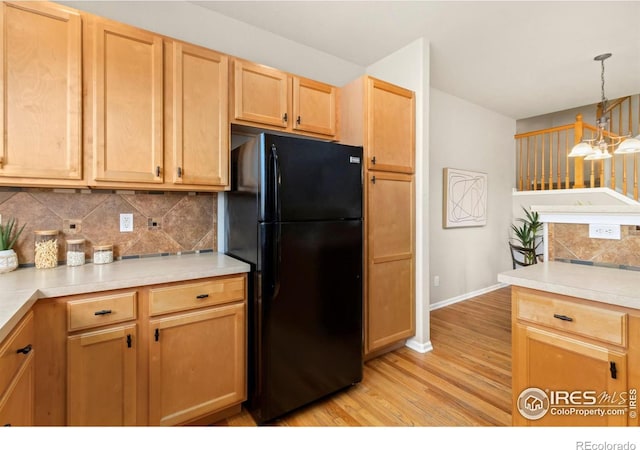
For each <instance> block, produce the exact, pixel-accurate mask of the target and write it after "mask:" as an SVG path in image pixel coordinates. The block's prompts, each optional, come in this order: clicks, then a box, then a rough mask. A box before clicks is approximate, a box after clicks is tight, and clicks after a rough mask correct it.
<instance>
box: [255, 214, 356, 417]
mask: <svg viewBox="0 0 640 450" xmlns="http://www.w3.org/2000/svg"><path fill="white" fill-rule="evenodd" d="M260 228H261V231H260V236H263V237H266V238H267V239H268V240H269V241H270V242H271V243H274V245H271V244H270V243H263V245H264V244H267V247H268V248H269V250H268V251H264V252H262V258H263V259H264V258H266V259H268V260H269V261H266V260H265V261H263V264H262V266H263V267H268V266H270V270H268V271H266V272H262V274H261V276H262V280H261V285H262V288H261V291H262V295H261V296H260V297H261V300H260V303H259V305H257V306H258V307H259V308H260V313H259V317H260V321H261V323H260V325H259V327H258V329H259V330H260V332H259V336H256V337H255V338H254V340H253V343H252V344H251V345H253V346H256V345H257V342H258V341H259V342H260V347H259V348H260V351H259V355H257V359H256V360H255V361H256V364H257V365H258V367H257V368H256V369H257V379H256V380H255V382H256V386H254V389H255V390H256V395H255V396H254V402H255V404H254V405H252V406H253V407H252V408H250V409H252V413H253V415H254V417H255V418H256V420H257V421H258V422H259V423H264V422H267V421H270V420H272V419H273V418H276V417H278V416H281V415H282V414H284V413H286V412H289V411H291V410H293V409H295V408H298V407H300V406H302V405H305V404H307V403H309V402H312V401H314V400H317V399H319V398H321V397H323V396H325V395H328V394H331V393H333V392H335V391H337V390H340V389H342V388H344V387H347V386H350V385H352V384H354V383H357V382H359V381H361V379H362V269H361V268H362V263H361V261H362V221H360V220H349V221H331V222H330V221H327V222H295V223H294V222H289V223H283V224H261V225H260ZM269 236H271V237H269ZM256 297H258V296H256ZM254 301H258V299H257V298H255V299H254ZM254 348H257V347H254Z"/></svg>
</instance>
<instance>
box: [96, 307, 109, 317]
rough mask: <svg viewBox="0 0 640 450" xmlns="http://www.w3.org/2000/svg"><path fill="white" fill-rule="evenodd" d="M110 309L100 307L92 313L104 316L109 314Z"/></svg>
mask: <svg viewBox="0 0 640 450" xmlns="http://www.w3.org/2000/svg"><path fill="white" fill-rule="evenodd" d="M111 312H112V311H111V310H110V309H101V310H100V311H96V312H94V313H93V315H94V316H106V315H107V314H111Z"/></svg>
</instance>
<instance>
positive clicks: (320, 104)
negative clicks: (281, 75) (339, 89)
mask: <svg viewBox="0 0 640 450" xmlns="http://www.w3.org/2000/svg"><path fill="white" fill-rule="evenodd" d="M293 119H294V123H293V129H294V130H300V131H308V132H310V133H319V134H326V135H327V136H335V134H336V88H335V87H333V86H330V85H328V84H324V83H319V82H317V81H313V80H308V79H306V78H300V77H294V78H293Z"/></svg>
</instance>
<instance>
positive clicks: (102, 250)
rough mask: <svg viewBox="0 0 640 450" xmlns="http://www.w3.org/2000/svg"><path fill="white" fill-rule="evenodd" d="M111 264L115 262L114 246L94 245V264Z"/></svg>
mask: <svg viewBox="0 0 640 450" xmlns="http://www.w3.org/2000/svg"><path fill="white" fill-rule="evenodd" d="M110 262H113V245H111V244H109V245H94V246H93V263H94V264H109V263H110Z"/></svg>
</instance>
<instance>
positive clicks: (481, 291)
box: [429, 283, 509, 311]
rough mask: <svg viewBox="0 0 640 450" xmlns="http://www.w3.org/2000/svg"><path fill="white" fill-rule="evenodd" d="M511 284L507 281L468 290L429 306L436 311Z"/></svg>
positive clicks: (430, 309)
mask: <svg viewBox="0 0 640 450" xmlns="http://www.w3.org/2000/svg"><path fill="white" fill-rule="evenodd" d="M507 286H509V285H508V284H507V283H498V284H494V285H493V286H489V287H486V288H483V289H478V290H477V291H473V292H468V293H466V294H462V295H458V296H457V297H452V298H448V299H446V300H442V301H439V302H437V303H433V304H432V305H430V306H429V311H435V310H436V309H440V308H444V307H445V306H449V305H453V304H454V303H458V302H462V301H464V300H469V299H470V298H473V297H476V296H478V295H482V294H486V293H488V292H492V291H497V290H498V289H502V288H503V287H507Z"/></svg>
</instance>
